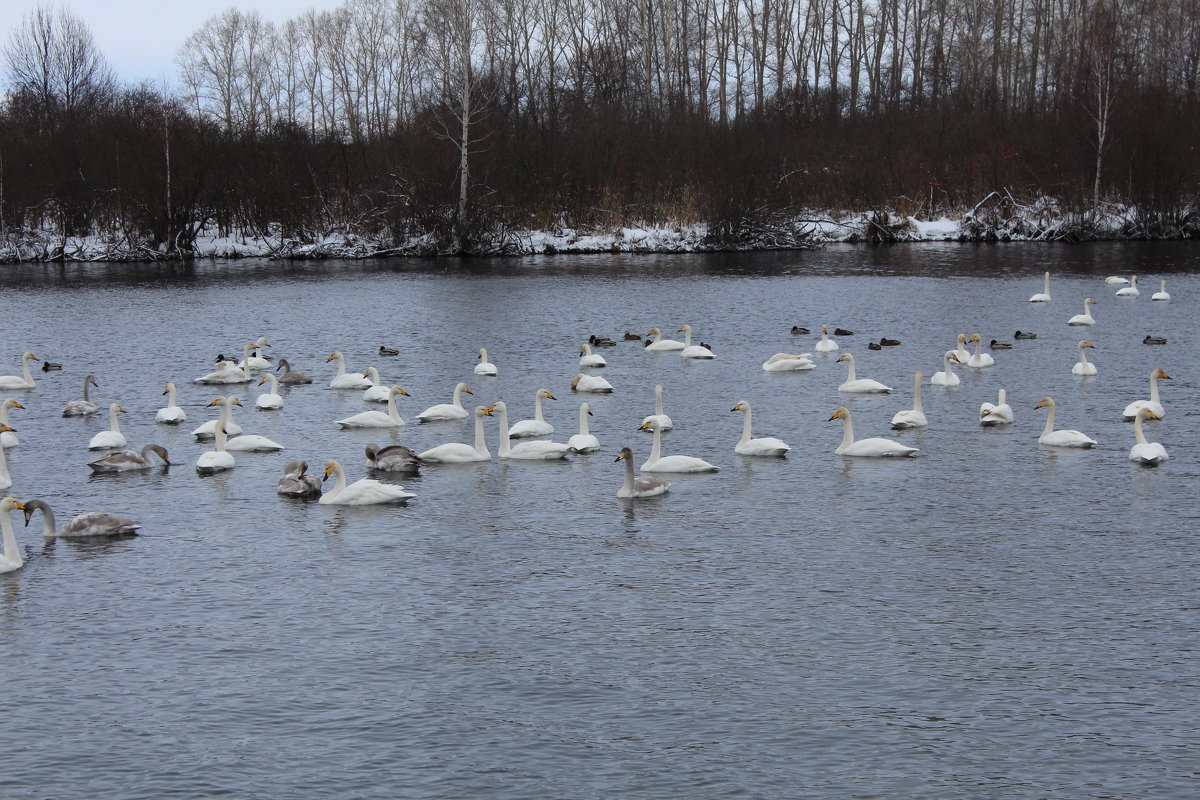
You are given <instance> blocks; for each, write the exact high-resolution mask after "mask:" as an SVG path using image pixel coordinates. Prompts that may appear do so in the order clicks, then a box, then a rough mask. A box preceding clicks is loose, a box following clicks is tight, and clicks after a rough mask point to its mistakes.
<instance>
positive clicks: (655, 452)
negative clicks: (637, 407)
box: [641, 422, 720, 472]
mask: <svg viewBox="0 0 1200 800" xmlns="http://www.w3.org/2000/svg"><path fill="white" fill-rule="evenodd" d="M647 429H649V430H650V431H653V433H654V444H653V446H651V448H650V457H649V458H647V459H646V461H645V462H644V463H643V464H642V472H720V467H717V466H714V465H712V464H710V463H708V462H707V461H705V460H704V459H702V458H693V457H691V456H663V454H662V428H660V427H659V426H658V424H657V423H654V422H643V423H642V427H641V430H647Z"/></svg>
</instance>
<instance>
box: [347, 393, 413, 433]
mask: <svg viewBox="0 0 1200 800" xmlns="http://www.w3.org/2000/svg"><path fill="white" fill-rule="evenodd" d="M398 394H402V395H404V396H405V397H410V396H411V395H409V393H408V392H406V391H404V390H403V389H401V388H400V387H399V386H393V387H392V388H390V389H388V406H387V408H388V410H387V413H386V414H385V413H383V412H382V411H363V412H361V413H359V414H355V415H353V416H350V417H346V418H345V419H339V420H338V421H337V424H338V425H340V426H342V429H343V430H345V429H346V428H399V427H400V426H401V425H403V424H404V420H403V419H401V418H400V414H399V413H397V411H396V395H398Z"/></svg>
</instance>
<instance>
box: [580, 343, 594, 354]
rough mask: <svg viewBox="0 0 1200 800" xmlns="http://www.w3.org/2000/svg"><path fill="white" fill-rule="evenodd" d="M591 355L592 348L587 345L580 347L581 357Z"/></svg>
mask: <svg viewBox="0 0 1200 800" xmlns="http://www.w3.org/2000/svg"><path fill="white" fill-rule="evenodd" d="M591 354H592V348H590V347H588V346H587V345H586V344H581V345H579V355H581V356H590V355H591Z"/></svg>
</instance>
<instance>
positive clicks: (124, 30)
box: [0, 0, 342, 84]
mask: <svg viewBox="0 0 1200 800" xmlns="http://www.w3.org/2000/svg"><path fill="white" fill-rule="evenodd" d="M341 4H342V0H290V2H289V0H245V2H235V1H234V0H165V2H164V0H62V2H61V5H63V6H64V7H66V8H67V9H69V10H70V11H71V12H73V13H74V14H75V16H77V17H79V18H80V19H82V20H83V21H84V22H85V23H87V25H88V27H90V28H91V29H92V34H93V35H94V36H95V37H96V44H97V46H98V47H99V48H100V52H102V53H103V54H104V56H105V57H106V58H107V59H108V61H109V63H110V64H112V66H113V68H114V69H116V71H117V75H118V77H119V78H120V79H121V80H122V81H124V82H128V83H134V82H138V81H142V80H151V81H155V82H158V81H161V80H163V79H164V78H165V79H166V80H167V82H168V83H170V84H174V83H176V78H175V63H174V58H175V53H176V52H177V51H178V50H179V47H180V45H182V44H183V40H184V39H186V38H187V37H188V36H190V35H191V34H192V32H193V31H195V30H196V29H197V28H199V27H200V26H201V25H202V24H203V23H204V21H205V20H207V19H208V18H209V17H212V16H215V15H216V14H219V13H221V12H222V11H224V10H225V9H227V8H231V7H233V6H236V7H237V8H239V9H241V10H242V11H252V10H256V11H258V12H259V13H260V14H262V16H263V17H264V18H266V19H269V20H272V21H274V22H282V21H284V20H286V19H289V18H291V17H295V16H298V15H299V14H301V13H302V12H303V11H304V10H306V9H309V8H317V9H328V8H336V7H337V6H339V5H341ZM38 5H45V6H47V7H51V6H54V5H56V4H55V3H53V2H49V1H48V2H44V3H37V2H32V1H27V0H0V42H3V43H5V44H7V43H8V41H9V37H10V35H11V34H12V31H13V29H14V28H16V27H17V26H18V25H19V24H20V22H21V19H22V18H23V17H24V16H25V15H26V14H28V13H29V12H30V11H32V10H33V9H35V8H36V7H37V6H38ZM5 77H6V76H5Z"/></svg>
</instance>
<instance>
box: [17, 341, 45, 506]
mask: <svg viewBox="0 0 1200 800" xmlns="http://www.w3.org/2000/svg"><path fill="white" fill-rule="evenodd" d="M21 358H23V359H24V358H27V359H29V360H30V361H41V359H40V358H38V357H37V356H35V355H34V354H33V353H26V354H25V355H23V356H21ZM22 508H24V506H22Z"/></svg>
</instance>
